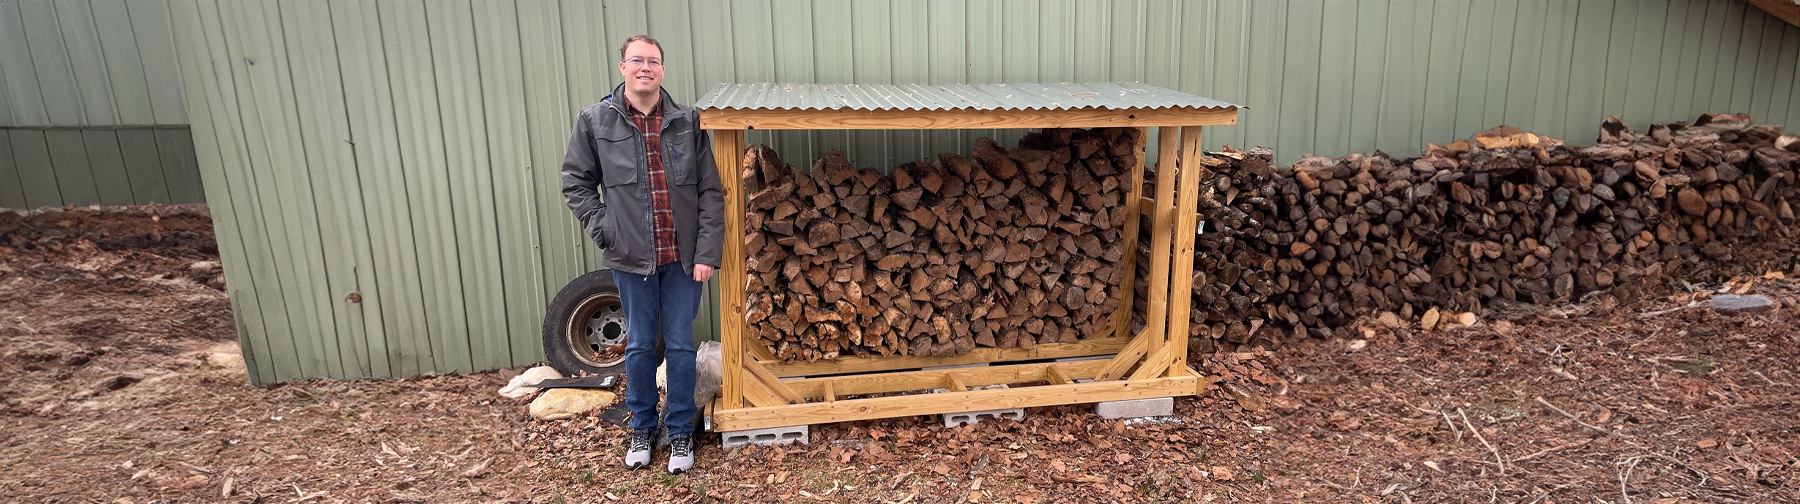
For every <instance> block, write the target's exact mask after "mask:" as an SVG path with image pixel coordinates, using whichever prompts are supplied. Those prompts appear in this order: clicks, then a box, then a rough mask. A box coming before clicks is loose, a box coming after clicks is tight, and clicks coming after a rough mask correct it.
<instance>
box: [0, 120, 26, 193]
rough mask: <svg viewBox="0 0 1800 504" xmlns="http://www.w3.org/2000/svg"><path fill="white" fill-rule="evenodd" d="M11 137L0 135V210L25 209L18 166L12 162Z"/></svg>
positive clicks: (23, 189)
mask: <svg viewBox="0 0 1800 504" xmlns="http://www.w3.org/2000/svg"><path fill="white" fill-rule="evenodd" d="M11 137H12V135H0V208H27V206H26V203H25V186H24V185H23V184H21V183H20V182H19V165H18V164H17V163H15V162H14V161H13V147H12V138H11Z"/></svg>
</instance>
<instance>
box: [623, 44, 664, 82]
mask: <svg viewBox="0 0 1800 504" xmlns="http://www.w3.org/2000/svg"><path fill="white" fill-rule="evenodd" d="M619 75H623V76H625V90H626V91H629V92H633V93H654V92H656V91H657V89H659V88H660V87H661V86H662V78H663V66H662V51H661V50H658V49H657V48H656V46H655V45H653V44H651V43H649V42H644V41H642V40H639V41H635V42H632V43H631V45H628V46H625V59H624V60H621V61H620V62H619Z"/></svg>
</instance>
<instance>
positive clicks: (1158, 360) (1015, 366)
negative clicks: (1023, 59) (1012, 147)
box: [696, 83, 1238, 432]
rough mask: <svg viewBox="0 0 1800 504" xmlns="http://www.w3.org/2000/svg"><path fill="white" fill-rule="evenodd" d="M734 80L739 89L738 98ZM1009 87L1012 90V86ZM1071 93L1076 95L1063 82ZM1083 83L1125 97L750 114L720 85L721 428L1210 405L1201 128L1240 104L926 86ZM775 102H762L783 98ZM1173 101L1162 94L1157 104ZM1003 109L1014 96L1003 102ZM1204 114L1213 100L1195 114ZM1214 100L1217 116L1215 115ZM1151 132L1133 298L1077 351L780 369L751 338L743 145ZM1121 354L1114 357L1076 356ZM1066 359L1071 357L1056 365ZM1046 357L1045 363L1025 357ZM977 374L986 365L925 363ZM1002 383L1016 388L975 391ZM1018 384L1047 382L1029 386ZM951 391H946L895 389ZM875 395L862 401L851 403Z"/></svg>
mask: <svg viewBox="0 0 1800 504" xmlns="http://www.w3.org/2000/svg"><path fill="white" fill-rule="evenodd" d="M734 86H736V87H735V88H734ZM757 86H758V87H757V88H755V89H757V90H759V91H760V92H762V93H765V94H766V93H781V92H783V91H784V90H786V91H790V92H791V91H793V90H794V89H805V90H810V91H812V92H815V93H816V92H817V91H818V86H817V85H806V84H795V85H786V84H762V85H757ZM1009 86H1011V87H1009ZM1054 86H1063V87H1060V88H1059V87H1054ZM1076 86H1083V87H1087V88H1091V89H1101V90H1113V89H1118V90H1120V92H1119V93H1118V94H1120V95H1121V97H1122V98H1123V99H1119V100H1109V96H1107V95H1106V94H1105V93H1070V94H1069V96H1068V97H1067V99H1068V100H1069V101H1076V102H1079V101H1081V100H1088V101H1090V102H1093V103H1092V104H1088V103H1083V104H1082V105H1083V106H1082V107H1080V108H1069V107H1057V108H1042V107H1039V108H1027V107H1008V106H968V107H955V108H950V107H946V108H916V107H900V106H890V107H883V106H874V107H870V106H866V105H858V106H855V107H852V106H849V105H842V103H848V102H850V101H853V100H842V101H839V102H838V103H840V105H835V106H822V107H821V106H813V107H781V108H776V107H770V106H759V107H744V106H733V105H732V104H727V103H722V102H721V100H717V99H714V98H716V97H718V96H720V95H721V94H729V93H722V92H726V91H741V89H743V87H742V85H733V84H721V85H720V86H719V87H718V88H716V89H715V90H713V92H711V93H709V94H708V95H707V96H706V97H704V98H702V100H700V102H699V103H696V108H697V109H699V112H700V127H701V128H702V129H705V130H709V131H710V133H711V136H712V142H713V155H714V159H715V161H716V162H717V164H718V167H719V170H720V172H721V174H720V175H721V176H720V181H721V183H722V185H723V187H724V191H725V237H726V239H725V245H724V255H723V262H724V264H722V265H721V267H720V271H719V278H720V283H719V319H720V320H719V326H718V327H719V328H720V329H719V338H720V340H721V346H722V348H723V371H724V379H723V381H724V383H723V388H722V390H721V391H720V395H719V397H718V398H717V399H716V400H714V401H713V402H712V403H711V404H709V405H707V406H706V410H707V413H706V414H707V415H708V418H709V419H710V420H711V422H710V423H711V426H712V430H714V431H719V432H734V431H743V430H751V429H764V428H775V427H791V426H800V425H811V424H823V423H834V422H846V421H855V420H871V419H879V418H892V417H902V416H914V415H936V414H950V413H964V412H971V411H984V410H996V409H1009V408H1025V407H1040V406H1053V405H1062V404H1080V403H1094V402H1104V401H1120V400H1130V399H1147V398H1161V397H1180V396H1190V395H1197V394H1199V393H1201V392H1203V391H1204V390H1205V388H1206V383H1207V382H1206V380H1205V379H1203V378H1202V376H1201V375H1200V374H1199V373H1198V372H1196V371H1195V370H1194V369H1193V368H1191V367H1189V366H1188V363H1187V353H1188V352H1187V334H1188V320H1189V315H1188V310H1189V309H1190V308H1191V307H1190V299H1191V296H1190V294H1189V293H1190V292H1191V289H1192V286H1193V268H1194V265H1193V259H1192V258H1193V256H1194V237H1195V234H1196V230H1197V227H1198V223H1199V214H1198V211H1197V210H1198V209H1197V207H1198V205H1199V194H1200V192H1199V190H1198V187H1199V182H1200V180H1199V179H1200V177H1199V173H1201V171H1202V170H1201V169H1200V167H1201V157H1202V155H1203V153H1202V152H1201V130H1202V128H1203V127H1205V126H1223V125H1232V124H1236V123H1237V110H1238V107H1237V106H1235V105H1230V104H1224V103H1220V102H1216V101H1212V100H1208V99H1206V98H1201V97H1198V96H1193V95H1189V94H1185V93H1180V92H1176V91H1172V90H1168V89H1163V88H1157V87H1154V86H1145V85H1141V84H1111V83H1098V84H1076V85H1036V84H1026V85H1017V84H1014V85H1008V84H994V85H960V86H925V87H928V88H934V89H937V90H945V91H948V94H950V95H959V96H964V97H966V96H1001V97H1007V96H1012V95H1010V94H1007V93H1020V94H1022V95H1026V96H1033V95H1035V96H1039V97H1041V96H1044V95H1046V94H1048V93H1046V92H1045V90H1046V89H1049V90H1055V89H1066V88H1074V87H1076ZM914 88H916V87H912V86H909V87H899V86H873V87H862V88H858V87H857V86H844V87H843V88H841V89H844V90H845V91H846V92H858V93H867V94H872V95H881V94H883V93H891V92H901V93H905V92H907V90H908V89H914ZM766 98H767V97H765V99H763V100H761V101H759V102H758V103H764V104H767V103H779V101H780V100H778V99H777V100H773V101H772V100H768V99H766ZM1159 99H1160V100H1159ZM999 101H1001V102H1004V100H999ZM1196 104H1200V105H1199V106H1197V105H1196ZM1206 105H1210V106H1206ZM1101 127H1106V128H1117V127H1130V128H1137V129H1139V135H1138V143H1137V147H1136V154H1137V160H1138V161H1137V163H1136V165H1135V166H1133V167H1132V168H1131V174H1130V177H1131V181H1130V184H1131V186H1130V190H1129V192H1128V196H1127V197H1126V199H1125V200H1124V202H1123V203H1122V205H1121V206H1123V207H1124V208H1122V209H1119V210H1122V211H1126V212H1128V213H1129V215H1128V218H1127V219H1126V220H1125V229H1124V235H1123V239H1124V240H1125V244H1124V247H1125V248H1124V250H1125V256H1124V258H1123V260H1122V261H1121V264H1122V267H1123V268H1124V270H1125V274H1124V275H1122V278H1123V279H1124V280H1123V281H1122V282H1121V285H1119V286H1117V287H1118V288H1121V289H1124V292H1123V295H1124V302H1123V303H1121V304H1120V306H1119V307H1118V311H1117V312H1116V313H1114V314H1113V315H1112V317H1113V319H1112V320H1111V321H1110V322H1109V323H1108V324H1107V327H1104V328H1102V329H1100V330H1098V331H1096V333H1095V334H1089V335H1086V337H1085V338H1083V339H1081V340H1079V341H1077V342H1074V343H1060V344H1041V345H1038V346H1036V347H1035V348H1032V349H1029V350H1026V349H1020V348H977V349H975V350H974V351H972V352H970V353H967V354H964V355H959V356H954V357H919V356H880V357H856V356H841V357H838V358H836V359H831V360H821V361H815V362H782V361H780V360H778V359H776V358H775V357H774V355H773V354H771V353H770V352H769V351H768V349H767V348H766V347H765V346H764V345H762V344H761V342H760V340H758V339H756V338H754V337H747V335H748V334H749V333H748V332H747V331H745V326H746V324H747V322H746V320H745V310H746V299H745V297H746V292H745V289H746V270H745V252H744V243H743V236H744V214H745V209H746V206H745V204H746V203H745V202H746V196H747V195H745V194H744V193H743V190H742V180H741V179H740V175H739V169H740V167H741V166H742V161H743V156H744V152H745V149H746V147H747V146H746V144H745V141H744V132H745V131H746V130H750V129H762V130H856V129H880V130H897V129H916V130H954V129H1000V128H1020V129H1047V128H1101ZM1152 127H1154V128H1158V130H1157V131H1158V142H1157V150H1158V159H1159V162H1160V163H1164V164H1163V166H1164V167H1167V166H1169V163H1177V162H1178V163H1179V166H1178V168H1179V169H1178V170H1177V169H1158V170H1156V177H1157V179H1156V185H1155V194H1152V195H1146V194H1142V193H1143V192H1144V177H1145V170H1144V163H1145V161H1144V158H1145V156H1144V154H1145V148H1146V143H1147V139H1148V137H1149V135H1148V133H1149V128H1152ZM1143 216H1148V217H1149V219H1147V221H1148V222H1149V223H1150V225H1151V226H1152V228H1151V233H1150V234H1151V246H1150V250H1151V255H1150V258H1151V259H1150V261H1151V264H1150V277H1149V286H1148V287H1149V288H1148V290H1147V292H1148V293H1149V294H1148V298H1149V299H1148V310H1147V311H1148V319H1147V321H1146V324H1145V326H1144V327H1143V329H1142V330H1139V331H1138V332H1137V333H1136V334H1130V335H1129V336H1128V337H1127V336H1124V335H1126V334H1128V333H1129V332H1130V330H1131V326H1132V324H1131V319H1132V304H1133V302H1134V300H1133V297H1134V295H1135V292H1134V291H1135V289H1134V287H1135V286H1134V283H1135V282H1136V276H1137V275H1136V274H1135V273H1134V271H1135V268H1136V265H1135V262H1136V257H1137V255H1138V254H1137V253H1136V251H1137V245H1138V244H1137V242H1138V234H1139V232H1140V230H1139V229H1138V228H1139V226H1140V225H1141V224H1140V222H1141V221H1144V220H1145V219H1140V217H1143ZM1108 355H1110V356H1112V357H1111V358H1110V359H1104V358H1101V359H1087V360H1077V359H1069V358H1077V357H1095V356H1108ZM1059 359H1063V360H1059ZM1022 361H1036V362H1022ZM965 364H987V366H982V367H962V368H954V369H927V368H940V367H948V366H959V365H965ZM995 384H1009V385H1011V386H1010V387H1008V388H1003V389H989V390H972V389H975V388H977V387H981V386H986V385H995ZM1021 384H1035V385H1026V386H1020V385H1021ZM931 389H944V390H947V392H938V393H915V394H907V395H891V394H890V393H896V392H914V391H924V390H931ZM863 395H876V397H861V398H851V397H849V396H863Z"/></svg>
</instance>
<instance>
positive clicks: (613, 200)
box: [562, 84, 725, 275]
mask: <svg viewBox="0 0 1800 504" xmlns="http://www.w3.org/2000/svg"><path fill="white" fill-rule="evenodd" d="M623 92H624V85H623V84H621V85H620V86H619V87H617V88H613V92H612V94H608V95H606V97H605V98H602V99H600V103H596V104H593V105H589V106H588V107H587V108H584V109H581V113H580V114H579V115H577V116H576V117H575V127H574V133H573V134H571V135H570V136H569V150H568V154H566V155H565V156H564V157H563V166H562V185H563V200H564V201H565V202H567V203H568V204H569V210H571V211H573V212H575V218H576V219H577V220H579V221H581V224H582V228H583V229H585V230H587V234H588V238H591V239H593V240H594V244H596V245H599V246H600V248H602V249H605V252H604V253H603V254H601V263H602V264H604V265H606V267H608V268H612V269H615V270H618V271H623V272H626V273H631V274H636V275H649V274H651V273H653V272H655V271H656V266H657V265H656V264H655V263H656V244H655V243H654V242H652V239H653V238H652V236H653V235H652V231H651V229H650V228H651V217H650V184H649V182H648V180H646V179H647V178H648V166H649V158H648V157H647V156H646V155H645V153H644V138H643V135H642V134H640V133H639V132H638V128H637V122H636V121H633V120H632V119H631V117H630V116H629V115H627V114H628V113H629V111H627V110H625V105H624V103H623V102H622V100H616V99H614V98H613V97H615V96H618V95H619V94H620V93H623ZM661 106H662V107H663V123H662V159H663V175H664V176H665V177H667V180H668V187H669V207H670V210H673V211H674V213H675V243H676V247H677V248H678V249H679V250H680V254H681V265H682V269H683V270H685V271H687V273H688V274H689V275H692V274H693V272H694V265H695V264H705V265H709V266H713V267H718V265H719V263H720V260H719V259H720V256H721V254H722V249H723V248H724V244H725V242H724V237H725V236H724V235H725V221H724V210H725V191H724V189H722V188H721V187H720V185H719V170H718V168H717V164H716V163H715V162H714V161H713V150H712V140H711V138H710V135H707V133H706V132H705V131H703V130H701V129H700V116H699V114H698V113H696V112H695V111H694V109H693V108H692V107H687V106H683V105H680V104H677V103H675V100H674V99H672V98H670V97H669V93H668V91H662V105H661Z"/></svg>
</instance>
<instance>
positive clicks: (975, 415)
mask: <svg viewBox="0 0 1800 504" xmlns="http://www.w3.org/2000/svg"><path fill="white" fill-rule="evenodd" d="M989 418H1005V419H1008V420H1013V421H1024V420H1025V408H1008V409H1000V410H987V411H966V412H962V413H945V414H944V428H946V429H949V428H955V427H960V426H962V425H963V424H977V423H981V421H982V420H985V419H989Z"/></svg>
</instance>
